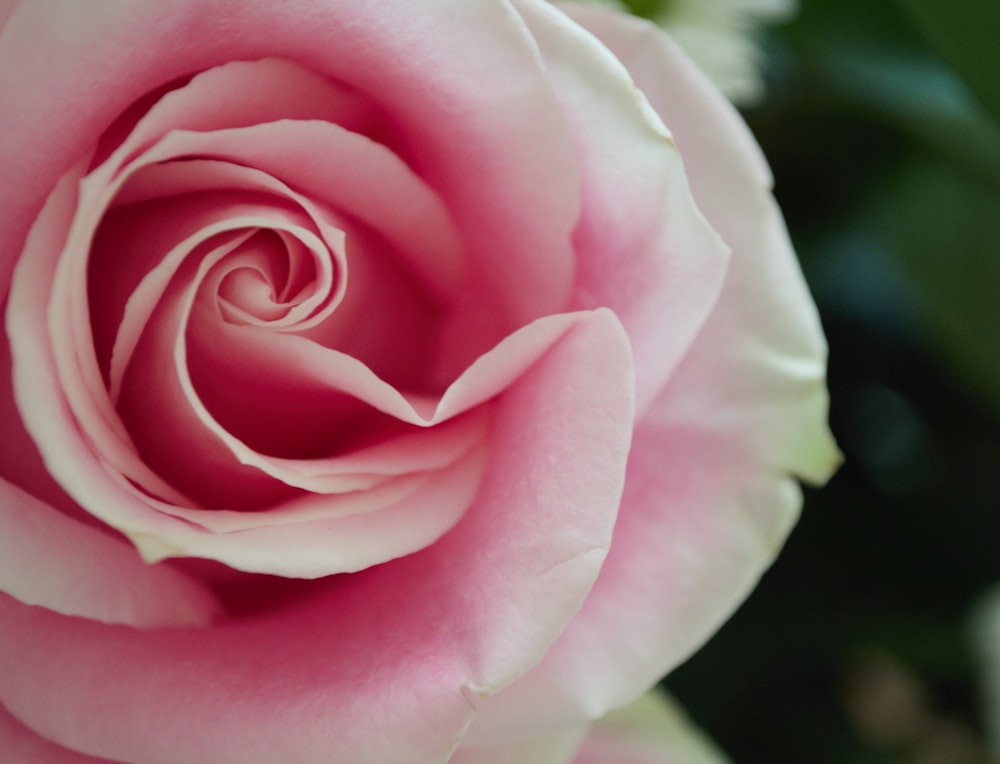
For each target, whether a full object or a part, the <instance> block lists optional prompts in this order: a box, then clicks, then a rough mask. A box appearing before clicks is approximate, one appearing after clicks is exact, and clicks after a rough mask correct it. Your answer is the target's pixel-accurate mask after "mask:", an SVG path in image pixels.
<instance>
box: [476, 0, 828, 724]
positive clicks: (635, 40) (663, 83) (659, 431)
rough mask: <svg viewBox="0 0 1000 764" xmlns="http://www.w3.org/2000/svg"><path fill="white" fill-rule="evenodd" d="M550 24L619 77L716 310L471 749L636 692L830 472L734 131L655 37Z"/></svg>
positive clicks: (625, 22) (802, 309) (753, 576)
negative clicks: (697, 250)
mask: <svg viewBox="0 0 1000 764" xmlns="http://www.w3.org/2000/svg"><path fill="white" fill-rule="evenodd" d="M565 7H566V8H570V7H572V13H573V15H574V17H575V18H578V19H579V20H581V21H584V22H586V24H587V25H588V27H590V28H591V29H593V30H594V31H596V32H597V33H598V34H599V36H601V37H602V39H603V38H607V41H608V42H609V43H610V44H611V47H612V49H613V50H614V51H615V52H617V53H618V54H619V55H621V56H622V57H623V58H624V60H625V63H626V64H627V65H629V66H630V69H632V67H633V65H634V70H633V74H634V76H635V77H636V79H637V83H638V84H639V85H640V86H641V87H644V88H646V90H647V94H648V95H649V96H650V100H651V102H652V103H653V105H654V106H656V107H657V108H658V109H662V110H663V114H664V117H665V119H666V121H667V123H668V124H669V125H670V127H671V130H672V131H673V133H674V136H675V138H676V140H677V143H678V146H679V147H680V149H681V151H682V153H683V155H684V157H685V162H686V166H687V169H688V173H689V176H690V178H691V183H692V188H693V190H694V194H695V198H696V200H697V201H698V203H699V205H700V206H701V208H702V209H703V210H704V211H705V213H706V215H707V217H708V219H709V220H710V221H711V222H712V223H713V225H715V226H716V227H717V229H718V230H719V232H720V233H721V235H722V237H723V238H724V239H725V240H726V242H727V243H728V244H729V245H730V246H731V247H732V250H733V255H732V264H731V268H730V272H729V276H728V277H727V281H726V285H725V287H724V290H723V294H722V296H721V298H720V300H719V303H718V306H717V307H716V309H715V311H714V312H713V314H712V316H711V317H710V318H709V320H708V322H707V323H706V325H705V327H704V328H703V330H702V331H701V333H700V334H699V336H698V337H697V339H696V340H695V343H694V345H693V347H692V348H691V350H690V351H689V353H688V355H687V356H686V357H685V358H684V359H683V360H682V362H681V365H680V367H679V368H678V369H677V371H676V372H675V373H674V375H673V376H672V378H671V380H670V382H669V383H668V385H667V386H666V388H665V389H664V390H663V391H662V392H661V393H660V395H659V397H658V399H657V400H656V402H655V403H654V405H653V407H652V408H651V410H650V412H649V414H648V415H647V416H646V417H645V418H644V419H643V420H641V421H640V423H639V425H638V428H637V432H636V437H635V440H634V443H633V449H632V454H631V456H630V463H629V471H628V476H627V481H626V491H625V495H624V497H623V500H622V509H621V513H620V515H619V521H618V525H617V526H616V528H615V542H614V545H613V546H612V549H611V552H610V553H609V555H608V559H607V561H606V563H605V566H604V568H603V569H602V572H601V576H600V578H599V579H598V582H597V584H596V585H595V587H594V590H593V591H592V593H591V595H590V597H589V598H588V600H587V602H586V603H585V605H584V607H583V608H582V609H581V611H580V613H579V614H578V615H577V617H576V618H575V619H574V620H573V621H572V622H571V623H570V625H569V626H568V627H567V630H566V632H564V634H563V635H562V636H561V637H560V639H559V641H558V642H557V643H556V644H555V645H554V646H553V649H552V650H551V651H550V652H549V654H548V655H547V656H546V657H545V659H544V660H543V661H542V663H541V664H540V665H539V666H538V667H536V668H535V669H534V670H533V671H532V672H531V673H529V674H528V675H527V676H526V677H524V678H523V679H522V680H521V681H519V682H518V683H516V684H515V685H513V686H512V687H511V688H508V689H507V690H506V691H505V692H503V693H501V694H499V695H497V696H495V697H493V698H489V699H487V700H486V702H485V703H484V704H483V705H482V707H481V709H480V712H481V713H480V715H479V716H478V717H477V719H476V723H475V725H474V726H473V727H472V729H471V730H470V732H469V736H468V739H469V741H470V742H483V741H486V740H501V739H509V738H510V736H511V735H515V734H519V733H520V734H525V731H528V733H527V734H530V731H532V730H534V731H536V732H540V731H544V730H547V729H552V728H557V727H559V726H565V725H570V724H576V723H580V722H581V721H584V720H586V719H593V718H597V717H599V716H601V715H603V714H605V713H606V712H607V711H609V710H610V709H613V708H616V707H620V706H622V705H624V704H625V703H627V702H629V701H630V700H631V699H632V698H634V697H636V696H637V695H638V694H639V693H641V692H642V691H644V690H645V689H647V688H648V687H650V686H651V685H652V684H653V683H654V682H655V681H656V680H657V679H658V678H659V677H660V676H661V675H662V674H664V673H665V672H667V671H668V670H670V669H671V668H673V667H674V666H676V665H677V664H678V663H679V662H680V661H682V660H683V659H684V658H686V657H687V656H688V655H689V654H690V653H691V652H692V651H693V650H695V649H696V648H697V647H698V646H699V645H700V644H701V643H703V642H704V640H705V639H706V638H707V637H708V636H709V635H710V634H711V633H712V632H713V631H714V630H715V629H716V628H718V626H719V625H720V624H721V623H722V622H723V620H724V619H725V618H726V617H727V616H728V615H729V614H730V613H731V612H732V611H733V609H734V608H735V607H736V606H737V604H738V603H739V602H740V601H741V600H742V599H743V598H744V597H745V596H746V595H747V594H748V592H749V591H750V589H751V588H752V587H753V585H754V584H755V582H756V581H757V579H758V577H759V576H760V574H761V573H762V572H763V571H764V570H765V569H766V568H767V566H768V565H769V564H770V563H771V561H772V559H773V558H774V555H775V554H776V553H777V551H778V549H779V548H780V546H781V544H782V543H783V541H784V539H785V537H786V535H787V533H788V532H789V530H790V529H791V527H792V525H793V524H794V522H795V519H796V518H797V516H798V511H799V507H800V504H801V495H800V491H799V488H798V485H797V483H796V482H795V480H794V478H793V477H792V476H799V477H801V478H803V479H806V480H809V481H813V482H821V481H823V480H825V479H826V478H827V477H828V476H829V475H830V474H831V472H832V470H833V469H834V468H835V467H836V465H837V464H838V463H839V454H838V453H837V450H836V447H835V445H834V443H833V440H832V438H831V436H830V434H829V432H828V430H827V425H826V415H827V403H828V399H827V393H826V390H825V386H824V371H825V352H826V349H825V343H824V341H823V337H822V334H821V331H820V327H819V322H818V320H817V317H816V313H815V309H814V307H813V306H812V303H811V302H810V301H809V297H808V293H807V291H806V288H805V285H804V284H803V282H802V278H801V274H800V272H799V269H798V265H797V263H796V261H795V259H794V254H793V252H792V249H791V247H790V245H789V243H788V238H787V234H786V232H785V229H784V224H783V222H782V219H781V216H780V213H779V211H778V209H777V206H776V205H775V203H774V201H773V199H772V198H771V196H770V193H769V186H770V176H769V174H768V172H767V167H766V164H765V162H764V160H763V158H762V157H761V155H760V153H759V150H758V149H757V148H756V146H755V145H754V143H753V141H752V139H751V138H750V136H749V134H748V132H747V129H746V127H745V126H744V125H743V123H742V122H741V120H740V119H739V117H738V115H737V114H736V112H735V111H734V110H733V109H732V107H731V106H730V105H729V104H728V103H727V102H726V101H725V99H724V98H723V97H722V96H721V95H720V94H719V93H718V92H717V91H715V90H714V88H713V87H712V86H711V85H710V84H709V83H708V82H707V80H705V79H704V77H703V75H701V74H700V73H699V72H698V71H697V70H696V69H695V68H694V67H693V65H692V64H690V62H688V61H687V60H686V59H684V58H683V57H682V56H681V55H679V54H678V53H677V52H676V49H675V48H674V46H673V45H672V44H671V43H670V42H669V40H668V39H667V38H666V36H665V35H663V33H662V32H660V31H659V30H657V29H656V27H654V26H652V25H651V24H647V23H645V22H642V21H639V20H636V19H634V18H633V17H630V16H626V15H624V14H622V15H618V14H615V13H613V12H610V11H607V10H604V9H598V8H589V7H587V8H584V7H583V6H565Z"/></svg>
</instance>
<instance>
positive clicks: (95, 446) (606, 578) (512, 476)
mask: <svg viewBox="0 0 1000 764" xmlns="http://www.w3.org/2000/svg"><path fill="white" fill-rule="evenodd" d="M0 24H2V31H0V114H2V116H3V133H2V136H0V174H2V177H3V180H4V182H3V185H2V191H0V193H2V204H0V284H2V292H0V294H2V295H3V296H4V301H5V303H6V307H5V315H6V333H5V336H4V338H3V340H2V342H3V347H2V353H0V359H2V360H0V363H2V367H3V368H2V371H3V373H2V375H0V379H2V385H3V386H2V387H0V407H2V413H0V417H2V418H0V421H2V422H3V429H2V437H0V476H2V480H0V589H2V591H3V593H2V594H0V703H2V714H0V751H3V752H4V757H5V758H4V761H5V762H7V761H15V762H22V761H23V762H46V763H48V762H54V763H56V764H63V762H67V763H68V762H74V763H78V762H85V761H111V762H129V763H130V764H183V763H188V762H190V763H192V764H206V763H211V764H228V763H232V764H257V763H259V764H274V763H275V762H295V763H312V762H315V763H316V764H329V763H330V762H343V763H345V764H365V763H369V762H370V763H371V764H386V763H392V764H398V763H408V762H419V763H424V762H443V761H447V760H449V757H453V761H455V762H479V763H480V764H482V763H484V762H492V761H517V762H528V761H531V758H530V757H531V756H532V755H535V754H537V756H539V757H546V756H547V757H548V758H539V759H538V760H539V761H557V760H568V759H571V758H572V757H573V756H575V755H579V756H580V757H581V758H580V759H579V760H580V761H588V762H593V761H595V760H596V757H597V754H595V753H594V752H595V750H600V751H604V752H607V751H608V750H609V746H611V747H613V746H614V743H613V742H612V743H609V742H608V741H609V740H612V741H613V739H614V736H610V737H609V736H607V735H604V736H603V737H600V736H599V738H598V739H596V740H588V741H585V742H583V744H582V746H583V747H582V748H580V749H579V753H578V754H577V753H576V751H577V746H578V745H580V735H582V730H583V728H584V725H586V723H587V722H589V721H590V720H592V719H595V718H598V717H600V716H602V715H603V714H605V713H606V712H608V711H609V710H612V709H615V708H618V707H621V706H623V705H625V704H627V703H629V702H630V701H631V700H633V699H634V698H636V697H637V696H639V695H640V694H641V693H643V692H644V691H645V690H647V689H648V688H649V687H650V686H652V685H653V684H654V683H655V682H656V681H657V680H658V678H659V677H660V676H661V675H662V674H663V673H664V672H665V671H667V670H668V669H670V668H671V667H672V666H674V665H676V664H677V663H678V662H679V661H681V660H682V659H683V658H685V657H686V656H687V655H688V654H689V653H690V652H691V651H692V650H693V649H695V648H696V647H697V646H698V645H699V644H700V643H701V642H703V641H704V639H705V638H706V637H707V636H708V635H709V634H710V633H711V632H712V631H713V630H714V629H715V628H716V627H717V626H718V625H719V623H720V622H721V621H722V620H723V619H724V618H725V617H726V616H727V615H728V614H729V613H730V612H731V611H732V609H733V608H734V607H735V605H736V604H737V603H738V602H739V600H740V599H741V598H743V597H744V596H745V595H746V593H747V592H748V590H749V589H750V588H751V587H752V586H753V583H754V582H755V580H756V579H757V577H758V576H759V575H760V573H761V572H762V570H763V569H764V568H766V566H767V565H768V564H769V562H770V561H771V560H772V558H773V556H774V554H775V553H776V550H777V549H778V547H779V546H780V544H781V543H782V541H783V539H784V538H785V535H786V534H787V532H788V530H789V528H790V526H791V525H792V523H793V522H794V520H795V517H796V513H797V511H798V508H799V504H800V492H799V489H798V484H797V479H796V478H803V479H806V480H811V481H822V480H824V479H825V478H826V477H827V476H828V474H829V472H830V470H831V469H832V467H833V465H834V464H835V462H836V458H837V457H836V450H835V448H834V446H833V444H832V441H831V439H830V437H829V434H828V432H827V429H826V425H825V415H826V393H825V391H824V385H823V377H824V367H825V363H824V356H825V351H824V344H823V340H822V336H821V332H820V327H819V324H818V321H817V318H816V315H815V312H814V309H813V306H812V304H811V302H810V300H809V297H808V294H807V291H806V289H805V287H804V284H803V282H802V279H801V277H800V274H799V271H798V269H797V265H796V262H795V259H794V255H793V253H792V250H791V248H790V246H789V243H788V239H787V235H786V232H785V229H784V226H783V223H782V220H781V217H780V214H779V212H778V210H777V208H776V206H775V203H774V201H773V199H772V197H771V195H770V193H769V185H770V177H769V174H768V170H767V167H766V165H765V163H764V161H763V159H762V157H761V155H760V153H759V151H758V149H757V148H756V146H755V144H754V143H753V141H752V139H751V137H750V135H749V133H748V131H747V130H746V128H745V127H744V126H743V125H742V123H741V122H740V121H739V119H738V117H737V116H736V115H735V113H734V112H733V111H732V110H731V108H730V107H729V106H728V104H727V103H726V102H725V100H724V99H723V97H722V96H721V95H720V94H718V93H717V92H716V91H715V90H714V89H713V88H712V86H711V85H710V84H708V82H707V81H706V80H705V79H704V78H703V77H702V75H701V74H699V73H698V71H697V70H696V69H695V68H694V67H693V66H692V65H691V64H689V63H688V62H687V61H686V60H685V59H684V58H683V57H682V56H681V55H679V54H678V52H677V50H676V49H675V47H674V46H673V45H672V43H671V42H670V41H669V40H668V39H666V37H665V36H664V35H663V34H662V33H661V32H660V31H658V30H657V29H656V27H654V26H652V25H650V24H648V23H645V22H641V21H639V20H636V19H633V18H630V17H627V16H625V15H622V14H619V13H616V12H614V11H611V10H608V9H603V8H596V7H589V8H588V7H582V6H581V7H572V6H565V7H556V6H553V5H550V4H549V3H547V2H543V0H510V1H507V0H423V1H419V2H418V1H417V0H379V2H377V3H376V2H370V3H365V2H359V1H358V0H284V1H283V2H281V3H275V2H272V1H271V0H213V2H203V1H202V0H170V1H169V2H162V1H161V0H156V1H155V2H154V0H88V2H78V1H77V0H22V1H21V2H16V0H15V1H14V2H11V1H10V0H0ZM667 126H669V129H668V127H667ZM566 736H569V739H570V742H569V743H565V740H566V739H567V737H566ZM554 741H556V742H554ZM558 741H563V742H558ZM564 743H565V744H564ZM594 745H597V746H598V748H594ZM601 746H603V747H601ZM557 749H558V750H557ZM456 751H457V753H456ZM532 752H534V753H532ZM602 755H605V757H606V755H610V754H602ZM623 760H624V759H623Z"/></svg>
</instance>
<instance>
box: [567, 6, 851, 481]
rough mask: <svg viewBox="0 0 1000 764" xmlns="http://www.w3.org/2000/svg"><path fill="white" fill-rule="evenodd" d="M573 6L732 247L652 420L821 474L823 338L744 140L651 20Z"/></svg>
mask: <svg viewBox="0 0 1000 764" xmlns="http://www.w3.org/2000/svg"><path fill="white" fill-rule="evenodd" d="M572 12H573V14H574V16H575V17H576V18H578V19H579V20H581V21H583V22H584V23H586V24H587V26H588V27H589V28H591V29H592V31H594V32H595V33H596V34H598V36H599V37H600V38H601V39H602V41H603V42H605V44H607V45H608V46H609V47H610V48H611V49H612V50H613V51H614V52H615V54H616V55H618V56H620V57H621V58H622V60H623V61H624V62H625V63H626V65H627V66H628V67H629V70H630V71H631V72H632V73H633V76H634V77H635V78H636V82H637V83H638V84H639V85H640V87H642V88H643V89H644V91H645V92H646V94H647V95H648V96H649V98H650V102H651V103H652V104H653V106H654V107H655V108H656V109H657V110H658V111H659V112H660V113H661V114H662V115H663V117H664V119H665V120H666V121H667V122H668V124H670V126H671V129H672V130H673V131H674V135H675V137H676V139H677V143H678V145H679V146H680V148H681V151H682V152H683V154H684V161H685V163H686V165H687V167H688V172H689V174H690V177H691V186H692V190H693V191H694V194H695V198H696V199H697V200H698V204H699V205H700V206H701V208H702V209H703V210H704V211H705V214H706V215H707V216H708V219H709V220H711V221H712V225H714V226H715V228H716V229H717V230H718V231H719V232H720V233H721V234H722V237H723V238H724V239H725V240H726V242H727V243H728V244H729V245H730V246H731V247H732V248H733V252H734V256H733V261H732V264H731V265H730V273H729V275H728V276H727V278H726V283H725V287H724V290H723V293H722V296H721V297H720V298H719V302H718V305H717V307H716V309H715V310H714V311H713V312H712V316H711V319H710V320H709V322H708V323H707V324H706V326H705V328H704V329H703V330H702V332H701V333H700V334H699V336H698V339H697V342H696V343H695V345H694V347H693V348H692V350H691V353H690V354H689V356H688V357H687V358H686V359H685V361H684V364H683V367H682V368H681V369H680V371H679V373H678V374H677V375H675V377H674V379H673V380H671V383H670V386H669V387H668V389H667V390H666V391H665V392H664V393H663V394H662V395H661V402H662V405H660V404H658V405H657V406H656V407H655V409H654V411H653V412H652V414H651V416H652V418H653V419H654V420H655V421H657V422H658V423H660V424H662V425H665V426H696V427H698V428H699V429H706V430H707V429H711V430H713V431H717V432H719V433H722V434H726V435H729V436H732V437H736V438H739V439H740V441H741V443H743V444H744V445H745V446H746V449H747V452H748V453H751V454H754V455H756V457H757V458H759V459H760V460H761V461H762V462H764V463H766V464H769V465H771V466H773V467H775V468H778V469H783V470H787V471H789V472H793V473H795V474H798V475H801V476H802V477H803V478H805V479H807V480H809V481H812V482H823V481H825V480H826V479H827V478H828V477H829V475H830V472H831V471H832V469H833V467H834V466H835V465H836V463H837V462H838V461H839V456H838V454H837V449H836V445H835V444H834V443H833V440H832V437H831V436H830V432H829V429H828V428H827V423H826V418H827V417H826V415H827V408H828V395H827V391H826V385H825V372H826V343H825V341H824V339H823V332H822V328H821V327H820V324H819V319H818V316H817V314H816V308H815V306H814V305H813V302H812V299H811V298H810V296H809V292H808V289H807V287H806V284H805V281H804V280H803V279H802V274H801V271H800V269H799V266H798V261H797V260H796V259H795V255H794V252H793V251H792V247H791V244H790V242H789V240H788V234H787V231H786V230H785V225H784V221H783V220H782V218H781V213H780V212H779V210H778V207H777V204H776V203H775V201H774V198H773V197H772V195H771V193H770V188H771V184H772V179H771V173H770V170H769V169H768V167H767V163H766V161H765V160H764V157H763V155H762V154H761V152H760V149H759V148H758V147H757V144H756V143H755V142H754V140H753V136H752V135H751V134H750V132H749V130H748V128H747V127H746V125H745V124H744V123H743V121H742V120H741V119H740V118H739V116H738V115H737V113H736V111H735V109H734V108H733V107H732V106H731V105H730V104H729V103H728V102H727V101H726V100H725V99H724V98H721V97H719V96H717V95H714V94H709V89H710V84H709V83H708V80H707V79H706V78H705V76H704V75H703V74H702V73H701V72H700V71H699V70H698V69H696V68H695V67H694V66H693V65H692V64H691V63H690V61H688V60H687V59H686V58H685V57H684V55H683V54H682V53H681V52H680V51H679V49H678V48H677V47H676V46H675V45H674V44H673V43H671V41H670V38H669V37H667V36H665V35H663V34H661V33H659V32H658V31H657V30H656V29H655V27H653V26H652V25H650V24H647V23H645V22H643V21H641V20H638V19H633V18H629V17H624V16H616V15H614V14H609V13H606V12H603V13H602V12H600V11H599V10H597V9H594V8H584V7H580V6H577V7H574V8H573V11H572ZM700 94H704V95H701V96H700V97H699V95H700Z"/></svg>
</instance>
